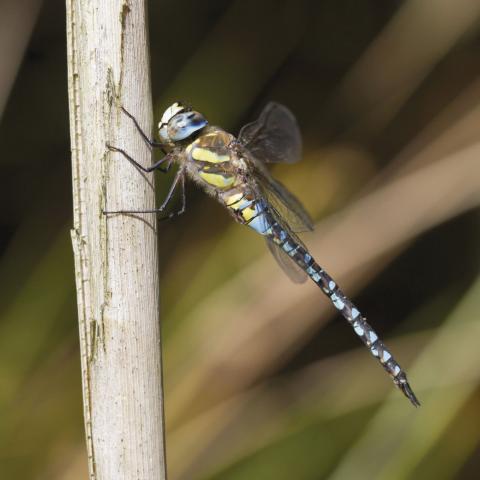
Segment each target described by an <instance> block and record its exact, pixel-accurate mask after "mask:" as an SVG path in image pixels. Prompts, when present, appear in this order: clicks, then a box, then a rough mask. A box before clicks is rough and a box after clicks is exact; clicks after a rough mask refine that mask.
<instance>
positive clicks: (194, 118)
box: [167, 112, 208, 142]
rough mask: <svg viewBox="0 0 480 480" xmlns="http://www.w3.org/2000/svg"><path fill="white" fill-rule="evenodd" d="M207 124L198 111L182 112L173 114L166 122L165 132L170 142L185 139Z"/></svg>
mask: <svg viewBox="0 0 480 480" xmlns="http://www.w3.org/2000/svg"><path fill="white" fill-rule="evenodd" d="M207 124H208V122H207V120H206V119H205V117H204V116H203V115H202V114H201V113H198V112H183V113H177V114H176V115H174V116H173V117H172V118H171V120H170V121H169V122H168V126H167V134H168V138H169V139H170V140H171V141H172V142H178V141H180V140H185V139H186V138H188V137H190V136H191V135H193V134H194V133H195V132H198V131H199V130H201V129H202V128H204V127H206V126H207Z"/></svg>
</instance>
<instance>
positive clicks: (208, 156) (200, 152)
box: [192, 147, 230, 163]
mask: <svg viewBox="0 0 480 480" xmlns="http://www.w3.org/2000/svg"><path fill="white" fill-rule="evenodd" d="M192 158H193V159H194V160H199V161H201V162H209V163H224V162H228V161H229V160H230V157H229V156H228V155H218V154H216V153H215V152H212V151H211V150H208V149H207V148H201V147H195V148H194V149H193V151H192Z"/></svg>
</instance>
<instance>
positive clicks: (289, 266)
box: [267, 240, 308, 283]
mask: <svg viewBox="0 0 480 480" xmlns="http://www.w3.org/2000/svg"><path fill="white" fill-rule="evenodd" d="M267 247H268V249H269V250H270V252H271V254H272V255H273V257H274V258H275V260H276V261H277V263H278V264H279V265H280V267H281V268H282V270H283V271H284V272H285V273H286V274H287V275H288V277H289V278H290V280H292V282H294V283H304V282H305V281H306V280H307V278H308V275H307V274H306V273H305V272H304V271H303V270H302V269H301V268H300V267H299V266H298V265H297V264H296V263H295V262H294V261H293V260H292V259H291V257H289V256H288V254H287V253H285V252H284V251H283V250H282V249H281V248H280V247H279V246H278V245H277V244H275V243H273V242H272V241H271V240H267Z"/></svg>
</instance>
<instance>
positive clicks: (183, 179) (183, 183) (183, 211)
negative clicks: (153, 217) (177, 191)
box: [158, 175, 187, 222]
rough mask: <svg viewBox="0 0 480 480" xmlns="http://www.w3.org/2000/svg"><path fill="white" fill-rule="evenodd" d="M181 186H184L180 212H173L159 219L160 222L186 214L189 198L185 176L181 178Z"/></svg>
mask: <svg viewBox="0 0 480 480" xmlns="http://www.w3.org/2000/svg"><path fill="white" fill-rule="evenodd" d="M180 182H181V186H182V206H181V207H180V210H178V211H176V212H171V213H169V214H168V215H167V216H165V217H162V218H159V219H158V220H159V221H160V222H162V221H164V220H170V219H171V218H173V217H179V216H180V215H182V214H184V213H185V210H186V206H187V197H186V195H185V175H182V177H181V178H180Z"/></svg>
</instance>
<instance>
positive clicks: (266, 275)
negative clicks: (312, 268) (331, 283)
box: [0, 0, 480, 480]
mask: <svg viewBox="0 0 480 480" xmlns="http://www.w3.org/2000/svg"><path fill="white" fill-rule="evenodd" d="M9 3H10V4H11V5H9ZM14 3H15V2H4V4H2V5H0V18H3V19H4V22H5V21H6V20H5V19H7V18H24V21H23V23H22V27H23V28H15V29H13V28H10V29H4V30H2V33H3V35H4V37H5V40H4V41H2V42H1V43H2V46H3V47H2V48H4V50H2V52H4V53H3V56H4V58H5V62H6V63H5V65H7V64H8V66H9V68H8V69H7V68H5V69H4V70H2V72H0V77H1V78H0V89H1V91H0V98H5V99H8V101H7V103H6V107H5V109H4V111H3V112H0V113H2V114H3V115H2V117H1V125H0V144H1V147H2V150H1V151H2V162H1V165H0V168H2V176H1V181H2V188H1V189H0V199H1V207H0V248H1V250H0V251H1V257H0V298H1V299H2V302H1V303H0V305H1V307H0V312H1V316H0V333H1V335H0V346H1V348H0V383H1V388H0V418H1V421H0V451H1V454H0V456H1V459H2V462H1V464H2V476H4V477H5V478H21V479H44V478H45V479H47V478H48V479H62V480H63V479H65V480H77V479H83V478H86V476H87V470H86V458H85V451H84V444H83V423H82V422H83V420H82V407H81V405H82V403H81V388H80V369H79V352H78V340H77V320H76V305H75V295H74V281H73V270H72V269H73V262H72V254H71V246H70V240H69V236H68V227H69V226H70V225H71V219H70V218H71V196H70V184H71V180H70V169H69V167H70V163H69V162H70V159H69V137H68V135H69V130H68V114H67V81H66V62H65V33H64V24H65V21H64V18H63V11H64V10H63V3H62V2H60V1H59V0H51V1H49V2H44V4H43V6H42V8H41V9H40V13H39V15H38V18H37V20H36V26H35V28H34V30H33V34H32V36H31V38H30V33H31V29H32V25H34V23H35V18H36V16H37V13H38V8H39V3H40V2H38V1H34V0H32V1H31V5H30V6H29V8H27V9H26V10H25V5H27V4H28V2H27V1H25V2H18V6H17V10H15V5H14ZM20 4H21V5H20ZM12 5H13V7H12ZM7 8H9V9H10V10H7ZM12 8H13V10H11V9H12ZM21 8H23V9H24V10H21ZM25 11H27V12H29V16H28V18H27V16H26V14H25V13H22V12H25ZM60 12H62V13H60ZM7 13H8V15H10V16H7ZM12 15H13V16H12ZM15 15H16V17H15ZM149 18H150V38H151V56H152V61H151V66H152V77H153V89H154V98H153V101H154V106H155V112H156V116H157V117H158V116H159V115H160V114H161V112H162V111H163V109H164V108H165V107H166V106H167V105H169V104H170V103H171V102H172V101H173V100H176V99H178V98H180V99H184V100H187V101H188V102H190V103H191V104H192V105H194V106H195V108H196V109H198V110H200V111H202V112H203V113H205V115H207V116H208V118H209V120H210V121H211V122H212V123H214V124H218V125H221V126H223V127H225V128H227V129H229V130H230V131H232V132H233V133H236V132H238V130H239V128H240V127H241V125H242V124H243V123H245V122H247V121H249V120H251V119H252V118H254V117H255V115H257V114H258V112H259V111H260V110H261V108H262V106H263V105H264V104H265V103H266V102H268V101H269V100H273V99H274V100H277V101H279V102H282V103H285V104H286V105H288V106H289V108H290V109H291V110H292V111H293V112H295V114H296V116H297V118H298V121H299V123H300V126H301V128H302V132H303V134H304V142H305V146H304V160H303V161H302V162H301V163H300V164H298V165H295V166H293V167H291V166H277V167H275V169H274V173H275V175H276V176H277V177H278V178H279V179H281V180H282V182H284V183H285V184H286V185H287V186H288V187H289V188H290V189H291V190H292V191H294V192H295V193H296V194H297V195H298V196H299V197H300V198H301V200H302V201H303V202H304V203H305V205H306V207H307V209H308V210H309V211H310V212H311V213H312V214H313V216H314V217H315V219H316V222H317V226H316V230H315V232H314V233H313V234H309V235H305V238H304V240H305V242H306V243H307V245H308V246H309V247H310V248H311V251H312V253H313V254H314V255H315V257H316V258H317V259H318V261H319V263H320V264H321V265H322V266H324V267H325V269H327V271H329V272H330V273H331V274H332V275H333V276H334V277H335V278H338V280H339V282H340V283H341V284H342V285H343V286H344V288H345V290H346V291H347V292H348V293H349V295H352V296H354V298H355V301H356V302H357V303H358V304H359V305H360V306H361V308H362V310H363V311H364V312H365V313H366V314H367V316H368V318H369V320H370V322H371V323H372V324H373V325H374V326H375V328H376V329H377V330H378V331H379V333H380V334H381V335H382V337H385V339H386V342H387V344H388V345H389V346H390V347H391V349H392V350H393V351H394V353H395V356H396V357H397V359H399V361H400V362H401V364H402V365H404V366H405V368H406V369H407V370H408V372H409V378H410V380H411V383H412V386H413V387H414V389H415V391H416V392H417V393H418V395H419V397H420V400H421V401H422V404H423V405H422V408H420V409H419V410H414V409H412V408H411V406H410V405H409V404H408V403H407V402H406V401H405V399H404V398H402V397H401V396H400V394H399V393H398V391H396V390H395V389H394V388H393V386H392V385H391V382H390V380H389V379H388V378H387V377H386V375H385V374H384V373H383V372H382V371H381V370H380V369H379V368H378V366H377V365H376V364H375V362H374V361H373V360H372V359H371V358H370V357H369V355H368V353H367V352H366V351H365V349H364V347H363V346H361V345H359V343H358V341H357V339H356V338H355V336H354V335H353V334H352V332H351V331H350V328H349V327H348V325H346V324H345V322H344V321H343V320H342V319H341V318H339V317H338V315H336V313H335V312H334V311H333V308H332V307H331V306H330V304H329V303H328V301H327V300H326V299H325V298H323V297H322V295H321V294H320V293H319V292H318V289H316V288H315V287H314V285H302V286H298V285H293V284H291V283H289V280H288V278H284V277H283V276H282V274H281V273H280V270H279V269H278V267H277V266H276V265H275V264H274V262H273V261H272V260H271V259H270V258H269V256H268V254H267V253H266V252H265V248H264V243H263V241H262V239H261V238H257V237H256V236H255V235H254V234H253V233H252V232H250V231H248V229H244V228H242V227H240V226H238V225H235V224H232V221H231V219H230V217H229V216H228V215H227V214H226V213H225V212H224V211H223V210H222V209H221V208H220V206H218V205H217V204H216V203H215V202H213V201H212V200H211V199H209V198H206V196H205V195H204V194H203V193H202V192H200V191H198V190H197V189H196V188H195V187H194V186H191V185H190V186H189V187H188V192H187V193H188V198H187V213H186V215H184V216H182V217H180V218H179V219H178V220H176V221H175V222H173V223H171V224H162V227H161V229H160V237H159V242H160V248H161V262H160V271H161V279H162V291H161V297H162V328H163V338H164V350H165V359H164V360H165V384H166V389H167V393H166V420H167V427H168V433H167V435H168V438H167V448H168V452H167V453H168V466H169V473H170V478H171V479H174V480H175V479H179V480H180V479H182V480H184V479H185V480H186V479H189V480H190V479H192V480H193V479H199V480H213V479H219V478H222V479H229V480H241V479H247V478H248V479H250V478H258V479H267V478H276V479H287V478H288V479H290V478H295V479H299V480H317V479H321V478H322V479H323V478H328V479H346V478H355V479H373V478H375V479H377V478H378V479H389V480H390V479H406V478H422V479H430V478H432V479H433V478H435V479H450V478H462V479H469V478H476V476H477V472H478V470H479V468H480V454H479V453H480V452H479V440H480V418H479V413H478V412H479V411H480V390H479V374H478V368H477V365H478V363H479V360H480V358H479V353H478V348H477V345H478V341H479V338H480V332H479V330H478V329H479V328H480V323H479V319H478V313H477V312H478V311H479V307H480V305H479V302H480V287H479V283H478V273H479V268H478V267H479V247H478V245H479V240H480V238H479V209H478V207H479V203H480V194H479V192H480V160H479V158H480V129H479V128H478V125H479V124H480V100H479V99H480V63H479V61H478V52H479V46H480V30H479V19H480V4H478V3H476V2H471V1H469V0H460V1H458V2H448V1H446V0H436V1H435V2H429V1H427V0H409V1H406V2H400V1H391V2H375V1H372V0H340V1H338V0H337V1H333V0H323V1H321V2H314V1H308V0H302V1H297V2H294V1H292V0H266V1H264V2H254V1H253V0H246V1H240V0H236V1H227V2H224V1H222V2H221V1H219V0H208V1H205V2H194V1H186V0H177V1H172V0H163V1H159V2H151V5H150V12H149ZM10 23H11V24H12V25H13V23H12V21H10ZM2 38H3V37H2ZM8 45H14V46H15V48H14V47H8ZM22 59H23V60H22ZM7 60H8V62H7ZM17 69H18V71H16V70H17ZM12 79H14V80H12ZM142 101H146V100H145V99H138V102H142ZM126 107H127V108H129V110H131V111H133V112H135V105H131V106H126ZM126 168H128V165H126ZM170 180H171V177H170V176H159V178H158V187H159V188H158V191H159V196H161V195H162V194H164V192H165V190H166V188H167V187H168V183H169V181H170ZM139 207H140V206H139Z"/></svg>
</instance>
